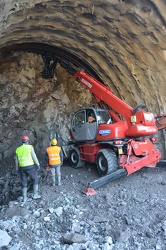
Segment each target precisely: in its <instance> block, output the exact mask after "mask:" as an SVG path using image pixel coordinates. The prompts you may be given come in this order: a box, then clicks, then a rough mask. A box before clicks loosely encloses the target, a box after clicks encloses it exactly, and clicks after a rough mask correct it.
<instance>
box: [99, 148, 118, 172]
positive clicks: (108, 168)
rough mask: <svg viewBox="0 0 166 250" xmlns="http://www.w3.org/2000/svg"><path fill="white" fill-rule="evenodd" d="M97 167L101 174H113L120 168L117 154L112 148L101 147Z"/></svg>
mask: <svg viewBox="0 0 166 250" xmlns="http://www.w3.org/2000/svg"><path fill="white" fill-rule="evenodd" d="M97 169H98V171H99V174H100V175H101V176H103V175H107V174H111V173H113V172H115V171H116V170H117V169H118V160H117V157H116V154H115V153H114V152H113V151H112V150H111V149H109V148H106V149H101V150H100V151H99V152H98V154H97Z"/></svg>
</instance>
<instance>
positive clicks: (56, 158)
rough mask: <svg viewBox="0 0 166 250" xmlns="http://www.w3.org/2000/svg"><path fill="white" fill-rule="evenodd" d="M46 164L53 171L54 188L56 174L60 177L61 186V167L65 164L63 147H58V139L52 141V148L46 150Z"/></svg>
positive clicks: (59, 183)
mask: <svg viewBox="0 0 166 250" xmlns="http://www.w3.org/2000/svg"><path fill="white" fill-rule="evenodd" d="M46 162H47V164H48V166H49V167H50V170H51V174H52V183H53V186H55V172H56V175H57V177H58V186H60V185H61V165H62V164H63V152H62V149H61V147H59V146H57V140H56V139H52V141H51V146H49V147H48V148H47V149H46Z"/></svg>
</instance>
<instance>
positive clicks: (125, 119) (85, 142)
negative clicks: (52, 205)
mask: <svg viewBox="0 0 166 250" xmlns="http://www.w3.org/2000/svg"><path fill="white" fill-rule="evenodd" d="M74 78H75V79H76V81H77V82H78V83H80V84H82V85H83V86H85V87H86V88H87V89H89V91H90V92H92V93H93V95H94V96H95V98H96V100H97V102H98V103H102V104H103V105H104V108H86V109H81V110H78V111H77V112H75V113H74V116H73V118H72V123H71V130H70V135H71V142H70V144H72V145H73V147H72V149H71V150H70V153H69V161H70V164H71V166H72V167H74V168H79V167H81V166H83V165H84V164H85V162H89V163H95V164H96V165H97V169H98V172H99V174H100V176H103V177H101V178H99V179H98V180H96V181H94V182H92V183H90V184H89V188H98V187H100V186H102V185H104V184H106V183H108V182H110V181H111V180H114V179H117V178H119V177H122V176H126V175H130V174H132V173H134V172H136V171H138V170H139V169H141V168H143V167H155V166H156V164H157V163H158V162H159V161H160V158H161V153H160V152H159V151H158V150H157V149H156V148H155V146H154V143H155V138H154V137H153V135H155V134H156V133H157V132H158V128H157V126H156V121H155V118H154V115H153V114H152V113H150V112H145V111H143V110H142V109H143V108H145V105H143V104H141V105H138V106H137V107H135V108H132V107H130V106H129V105H128V104H126V103H125V102H124V101H122V100H121V99H119V98H118V97H117V96H115V95H114V94H113V93H112V91H111V90H110V89H109V88H108V87H107V86H105V85H104V84H102V83H100V82H99V81H97V80H96V79H94V78H92V77H91V76H90V75H88V74H87V73H86V72H84V71H83V70H78V71H77V72H76V73H75V74H74Z"/></svg>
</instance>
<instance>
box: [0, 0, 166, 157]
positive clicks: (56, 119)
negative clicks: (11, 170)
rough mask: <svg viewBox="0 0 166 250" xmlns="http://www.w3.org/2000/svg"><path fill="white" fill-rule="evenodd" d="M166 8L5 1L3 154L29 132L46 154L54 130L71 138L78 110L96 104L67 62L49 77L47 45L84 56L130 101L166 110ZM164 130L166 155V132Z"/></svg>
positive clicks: (1, 13) (0, 64) (1, 28)
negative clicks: (44, 75)
mask: <svg viewBox="0 0 166 250" xmlns="http://www.w3.org/2000/svg"><path fill="white" fill-rule="evenodd" d="M165 11H166V3H165V1H162V0H158V1H154V0H151V1H150V0H145V1H139V2H138V1H137V0H133V1H130V0H126V1H125V0H123V1H121V0H119V1H118V0H114V1H109V0H102V1H101V0H96V1H91V0H85V1H79V0H78V1H71V0H68V1H63V0H59V1H58V0H57V1H53V0H52V1H51V0H50V1H47V0H43V1H41V0H29V1H26V0H25V1H14V0H13V1H12V0H8V1H5V0H1V1H0V52H1V53H2V55H1V57H0V74H1V78H0V85H1V89H0V96H1V100H0V101H1V110H0V116H1V121H0V122H1V124H0V135H1V140H0V158H1V160H2V159H4V157H7V156H9V155H11V154H12V153H13V150H14V148H15V147H16V146H17V145H18V144H19V143H20V136H21V135H22V134H25V133H28V134H29V135H30V137H31V140H32V142H33V143H34V144H35V145H36V147H37V150H38V151H41V152H43V151H44V148H45V146H46V145H47V144H48V143H49V140H50V138H51V137H52V136H54V134H56V136H59V137H58V138H59V141H60V143H63V142H66V141H67V139H68V128H69V121H70V118H71V113H72V111H73V110H75V109H77V108H80V107H82V106H90V105H93V104H94V100H93V97H92V95H91V94H90V93H88V91H86V90H85V89H84V88H82V87H81V86H79V85H78V84H77V83H76V82H75V81H74V80H73V79H72V77H70V76H69V75H68V74H67V73H66V71H65V70H64V69H63V68H61V67H60V66H59V65H57V66H56V69H55V71H54V77H53V78H52V79H48V80H47V79H42V77H41V74H40V73H41V71H42V69H43V66H44V65H43V60H42V58H41V56H40V52H41V51H43V50H44V44H47V45H50V46H52V48H54V47H55V48H56V51H57V49H58V48H59V50H60V49H65V50H66V51H69V52H70V54H71V55H73V58H74V55H77V57H78V58H80V59H81V60H82V61H83V62H84V63H85V65H90V67H91V68H92V69H93V72H96V74H97V75H98V77H99V78H100V79H101V80H102V81H103V82H104V83H106V84H107V85H109V87H110V88H111V89H112V90H113V92H114V93H115V94H116V95H118V96H119V97H120V98H122V99H123V100H125V102H127V103H128V104H129V105H131V106H133V107H134V106H136V105H138V104H140V103H145V104H146V106H147V110H148V111H150V112H153V113H154V114H155V115H157V114H162V113H166V97H165V96H166V95H165V93H166V92H165V79H166V71H165V65H166V52H165V51H166V47H165V40H166V32H165ZM30 43H35V44H37V46H36V47H35V49H34V50H33V51H31V45H29V44H30ZM27 44H28V45H27ZM22 45H24V46H22ZM19 46H20V47H21V46H22V47H21V49H20V50H21V51H19V52H18V50H19ZM27 46H28V49H26V48H27ZM40 46H41V47H40ZM40 48H41V49H40ZM15 50H17V52H16V51H15ZM27 50H28V52H29V53H27ZM5 51H8V52H9V51H12V52H11V53H7V54H4V52H5ZM39 51H40V52H39ZM30 52H33V53H30ZM35 52H39V53H38V54H36V53H35ZM51 53H54V52H53V50H52V51H51ZM4 55H5V57H4ZM70 59H71V60H72V56H71V58H70ZM159 136H160V141H161V143H160V146H159V147H160V148H161V151H162V152H163V156H164V154H165V142H164V139H165V131H164V130H163V131H161V132H160V133H159Z"/></svg>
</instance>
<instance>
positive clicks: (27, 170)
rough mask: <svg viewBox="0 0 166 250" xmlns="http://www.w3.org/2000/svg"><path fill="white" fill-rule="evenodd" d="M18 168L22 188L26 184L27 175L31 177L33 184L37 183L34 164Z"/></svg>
mask: <svg viewBox="0 0 166 250" xmlns="http://www.w3.org/2000/svg"><path fill="white" fill-rule="evenodd" d="M19 170H20V177H21V185H22V188H25V187H27V186H28V176H29V177H30V178H31V180H32V182H33V185H37V184H38V176H37V172H36V169H35V166H34V165H32V166H27V167H20V168H19Z"/></svg>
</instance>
